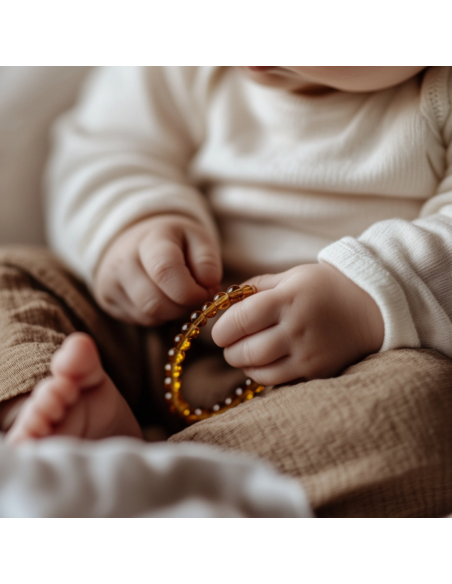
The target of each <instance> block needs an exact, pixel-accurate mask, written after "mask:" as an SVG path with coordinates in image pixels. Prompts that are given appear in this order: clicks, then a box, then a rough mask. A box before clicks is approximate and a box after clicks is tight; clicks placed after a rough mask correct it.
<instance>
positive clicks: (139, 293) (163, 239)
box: [94, 215, 222, 326]
mask: <svg viewBox="0 0 452 584" xmlns="http://www.w3.org/2000/svg"><path fill="white" fill-rule="evenodd" d="M221 277H222V264H221V255H220V249H219V245H218V243H217V242H216V241H215V239H214V238H213V236H212V235H210V234H209V233H208V232H207V231H206V229H205V228H204V227H203V226H202V225H200V224H199V223H197V222H196V221H195V220H194V219H190V218H189V217H184V216H182V215H157V216H155V217H151V218H148V219H144V220H142V221H140V222H139V223H135V224H134V225H132V226H130V227H128V228H127V229H125V230H124V231H123V232H122V233H120V234H119V235H118V236H117V237H116V238H115V239H114V241H113V242H112V243H111V244H110V246H109V247H108V248H107V251H106V252H105V253H104V255H103V257H102V259H101V261H100V262H99V265H98V268H97V270H96V273H95V277H94V295H95V297H96V300H97V301H98V303H99V304H100V305H101V306H102V308H104V310H106V311H107V312H108V313H109V314H111V315H112V316H114V317H116V318H119V319H121V320H123V321H126V322H130V323H137V324H141V325H145V326H155V325H160V324H163V323H165V322H167V321H170V320H174V319H177V318H179V317H181V316H183V315H184V314H185V313H186V312H187V310H188V309H189V308H191V307H193V306H198V305H199V304H202V303H203V302H205V301H206V300H208V299H209V298H210V297H211V296H212V294H214V293H215V292H217V291H218V286H219V283H220V281H221Z"/></svg>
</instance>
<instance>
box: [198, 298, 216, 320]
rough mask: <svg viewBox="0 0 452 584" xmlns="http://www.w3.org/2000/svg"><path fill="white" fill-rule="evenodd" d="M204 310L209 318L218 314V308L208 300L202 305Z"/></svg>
mask: <svg viewBox="0 0 452 584" xmlns="http://www.w3.org/2000/svg"><path fill="white" fill-rule="evenodd" d="M202 311H203V312H204V314H205V315H206V316H207V318H213V317H214V316H215V315H216V314H217V312H218V308H217V307H216V306H215V304H214V303H213V302H206V303H205V304H204V306H203V307H202Z"/></svg>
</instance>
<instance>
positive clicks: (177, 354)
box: [165, 285, 265, 424]
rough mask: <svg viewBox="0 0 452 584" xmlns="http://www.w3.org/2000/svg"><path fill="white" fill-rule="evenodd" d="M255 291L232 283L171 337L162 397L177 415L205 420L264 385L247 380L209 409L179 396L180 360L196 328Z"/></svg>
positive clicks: (250, 396)
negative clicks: (164, 391)
mask: <svg viewBox="0 0 452 584" xmlns="http://www.w3.org/2000/svg"><path fill="white" fill-rule="evenodd" d="M255 293H256V288H255V287H254V286H248V285H245V286H236V285H235V286H231V287H230V288H228V290H227V292H219V293H218V294H217V295H216V296H215V297H214V299H213V302H206V304H204V306H203V307H202V309H201V310H197V311H195V312H194V313H193V314H192V315H191V317H190V320H191V322H186V323H185V324H184V325H183V327H182V331H181V333H180V334H178V335H177V336H176V337H174V347H173V348H172V349H170V350H169V351H168V361H169V363H167V364H166V365H165V376H166V377H165V389H166V393H165V399H166V401H167V402H168V404H169V407H170V410H171V411H172V412H173V413H177V414H179V415H180V416H181V417H182V418H184V419H185V420H186V422H187V423H188V424H193V423H194V422H199V421H200V420H205V419H206V418H210V417H211V416H216V415H218V414H222V413H223V412H225V411H226V410H230V409H231V408H235V407H236V406H238V405H239V404H240V403H242V402H245V401H247V400H250V399H252V398H253V397H254V396H255V395H257V394H258V393H260V392H261V391H262V390H263V389H264V388H265V386H264V385H260V384H259V383H256V382H255V381H253V380H252V379H247V380H246V381H245V383H244V387H238V388H237V389H236V390H235V391H234V392H233V393H231V394H230V395H229V396H228V397H227V398H226V399H225V400H224V401H223V402H221V403H217V404H215V405H214V406H213V407H212V408H210V409H202V408H192V407H191V406H190V405H189V404H188V403H187V402H186V401H185V400H184V399H183V397H182V395H181V391H180V389H181V384H182V382H181V374H182V365H181V363H182V361H183V360H184V359H185V353H186V351H188V349H189V348H190V346H191V343H192V341H193V339H196V337H197V336H198V335H199V329H200V328H201V327H203V326H205V325H206V324H207V319H208V318H213V317H214V316H216V315H217V313H218V311H219V310H226V309H227V308H229V307H230V306H231V305H232V304H237V302H241V301H242V300H244V299H245V298H248V296H252V295H253V294H255Z"/></svg>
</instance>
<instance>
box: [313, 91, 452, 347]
mask: <svg viewBox="0 0 452 584" xmlns="http://www.w3.org/2000/svg"><path fill="white" fill-rule="evenodd" d="M448 103H449V107H448V113H447V116H445V117H446V120H445V123H444V125H443V126H442V129H441V140H442V141H443V143H444V144H445V154H446V169H445V173H444V178H443V179H442V180H441V181H440V183H439V186H438V190H437V193H436V194H435V196H434V197H432V198H431V199H429V200H428V201H427V203H426V204H425V205H424V207H423V209H422V212H421V216H420V218H418V219H416V220H415V221H412V222H409V221H404V220H402V219H390V220H387V221H381V222H378V223H376V224H374V225H373V226H372V227H370V228H369V229H367V230H366V231H365V232H364V233H363V234H362V235H361V236H360V237H359V238H357V239H354V238H352V237H345V238H343V239H341V240H339V241H337V242H335V243H333V244H332V245H330V246H328V247H326V248H325V249H324V250H322V251H321V252H320V254H319V256H318V259H319V261H321V262H327V263H329V264H331V265H333V266H335V267H336V268H337V269H339V270H340V271H341V272H342V273H343V274H345V275H346V276H347V277H348V278H350V279H351V280H353V281H354V282H355V283H356V284H357V285H359V286H360V287H361V288H362V289H364V290H365V291H366V292H367V293H368V294H370V295H371V296H372V298H373V299H374V300H375V302H376V303H377V304H378V306H379V308H380V310H381V314H382V316H383V320H384V325H385V336H384V341H383V345H382V347H381V349H380V350H381V351H386V350H389V349H396V348H399V347H413V348H415V347H425V348H432V349H436V350H438V351H440V352H442V353H443V354H445V355H447V356H448V357H452V114H451V113H450V109H451V108H450V99H449V100H448Z"/></svg>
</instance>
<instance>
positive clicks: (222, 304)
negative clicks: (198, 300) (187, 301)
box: [213, 292, 231, 310]
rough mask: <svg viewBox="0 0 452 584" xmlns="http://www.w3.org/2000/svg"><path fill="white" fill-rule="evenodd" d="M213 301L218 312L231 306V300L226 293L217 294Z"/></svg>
mask: <svg viewBox="0 0 452 584" xmlns="http://www.w3.org/2000/svg"><path fill="white" fill-rule="evenodd" d="M213 301H214V302H215V306H216V307H217V308H219V309H220V310H226V308H229V307H230V306H231V299H230V298H229V295H228V294H227V293H226V292H218V294H216V296H215V297H214V299H213Z"/></svg>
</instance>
